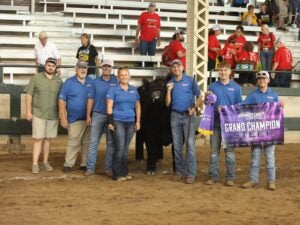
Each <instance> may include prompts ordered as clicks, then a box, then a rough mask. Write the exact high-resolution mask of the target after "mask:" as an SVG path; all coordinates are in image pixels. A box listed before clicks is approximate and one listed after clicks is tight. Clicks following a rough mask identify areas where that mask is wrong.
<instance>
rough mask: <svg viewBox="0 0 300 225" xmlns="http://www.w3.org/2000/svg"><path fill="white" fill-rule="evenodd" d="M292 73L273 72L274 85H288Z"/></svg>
mask: <svg viewBox="0 0 300 225" xmlns="http://www.w3.org/2000/svg"><path fill="white" fill-rule="evenodd" d="M291 79H292V74H291V73H286V72H277V73H276V74H275V83H276V87H288V88H289V87H290V86H291Z"/></svg>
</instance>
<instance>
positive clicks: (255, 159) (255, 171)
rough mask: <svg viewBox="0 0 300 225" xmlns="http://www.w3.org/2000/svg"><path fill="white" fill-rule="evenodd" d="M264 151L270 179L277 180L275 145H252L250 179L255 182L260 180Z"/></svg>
mask: <svg viewBox="0 0 300 225" xmlns="http://www.w3.org/2000/svg"><path fill="white" fill-rule="evenodd" d="M262 151H264V154H265V160H266V172H267V179H268V181H275V170H276V168H275V145H267V146H260V145H254V146H252V147H251V165H250V180H251V181H252V182H253V183H258V181H259V167H260V154H261V152H262Z"/></svg>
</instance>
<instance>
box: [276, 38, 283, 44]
mask: <svg viewBox="0 0 300 225" xmlns="http://www.w3.org/2000/svg"><path fill="white" fill-rule="evenodd" d="M279 42H281V43H283V42H284V40H283V37H279V38H277V40H276V41H275V44H277V43H279Z"/></svg>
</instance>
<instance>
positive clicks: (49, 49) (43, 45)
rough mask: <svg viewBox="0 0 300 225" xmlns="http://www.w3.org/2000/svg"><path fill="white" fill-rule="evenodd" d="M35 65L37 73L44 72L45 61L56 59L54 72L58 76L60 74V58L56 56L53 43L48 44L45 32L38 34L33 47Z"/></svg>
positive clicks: (56, 52)
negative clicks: (37, 39)
mask: <svg viewBox="0 0 300 225" xmlns="http://www.w3.org/2000/svg"><path fill="white" fill-rule="evenodd" d="M34 55H35V64H36V66H37V70H36V71H37V73H40V72H43V71H44V65H45V62H46V59H48V58H55V59H56V66H57V67H58V68H57V69H56V72H57V74H58V75H60V74H61V71H60V68H59V67H60V65H61V58H60V55H59V54H58V51H57V48H56V46H55V44H54V43H51V42H48V35H47V33H46V32H45V31H41V32H40V33H39V41H38V42H37V43H36V44H35V46H34Z"/></svg>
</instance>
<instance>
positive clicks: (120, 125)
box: [113, 121, 135, 180]
mask: <svg viewBox="0 0 300 225" xmlns="http://www.w3.org/2000/svg"><path fill="white" fill-rule="evenodd" d="M115 125H116V129H115V131H114V132H113V140H114V144H115V151H114V154H113V179H115V180H116V179H118V178H119V177H124V176H127V175H128V148H129V144H130V141H131V139H132V136H133V134H134V131H135V122H120V121H115Z"/></svg>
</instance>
